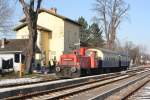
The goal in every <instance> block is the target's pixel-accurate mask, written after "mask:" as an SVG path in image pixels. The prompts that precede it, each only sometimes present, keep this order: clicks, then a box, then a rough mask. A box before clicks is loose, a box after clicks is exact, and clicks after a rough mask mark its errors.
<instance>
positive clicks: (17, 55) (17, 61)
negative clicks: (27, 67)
mask: <svg viewBox="0 0 150 100" xmlns="http://www.w3.org/2000/svg"><path fill="white" fill-rule="evenodd" d="M19 61H20V54H18V53H16V54H15V62H16V63H19Z"/></svg>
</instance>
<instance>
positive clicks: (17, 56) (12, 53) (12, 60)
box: [0, 39, 40, 72]
mask: <svg viewBox="0 0 150 100" xmlns="http://www.w3.org/2000/svg"><path fill="white" fill-rule="evenodd" d="M27 43H28V39H9V40H6V39H2V40H0V69H8V68H13V69H14V71H16V72H17V71H19V70H20V64H21V62H23V61H24V55H23V51H24V49H25V48H24V46H25V45H27ZM36 52H37V53H40V50H39V49H38V48H37V49H36Z"/></svg>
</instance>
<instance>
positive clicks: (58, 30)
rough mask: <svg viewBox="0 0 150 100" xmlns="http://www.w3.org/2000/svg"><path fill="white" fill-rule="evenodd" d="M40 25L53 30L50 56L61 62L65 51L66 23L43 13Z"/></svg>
mask: <svg viewBox="0 0 150 100" xmlns="http://www.w3.org/2000/svg"><path fill="white" fill-rule="evenodd" d="M38 25H40V26H43V27H46V28H48V29H50V30H52V34H51V35H50V37H51V38H50V39H49V56H50V58H52V59H54V57H56V59H57V60H59V57H60V55H61V54H62V53H63V51H64V21H63V20H62V19H61V18H58V17H56V16H53V15H50V14H48V13H46V12H42V13H40V15H39V19H38Z"/></svg>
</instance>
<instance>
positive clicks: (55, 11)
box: [49, 8, 57, 14]
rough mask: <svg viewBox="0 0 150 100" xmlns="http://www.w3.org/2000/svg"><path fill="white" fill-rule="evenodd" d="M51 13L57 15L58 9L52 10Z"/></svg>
mask: <svg viewBox="0 0 150 100" xmlns="http://www.w3.org/2000/svg"><path fill="white" fill-rule="evenodd" d="M49 11H50V12H51V13H53V14H57V8H50V10H49Z"/></svg>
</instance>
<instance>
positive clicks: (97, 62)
mask: <svg viewBox="0 0 150 100" xmlns="http://www.w3.org/2000/svg"><path fill="white" fill-rule="evenodd" d="M129 63H130V59H129V57H128V55H125V54H120V53H117V52H114V51H111V50H106V49H102V48H80V50H74V51H73V52H72V53H71V54H63V55H61V56H60V61H59V64H58V66H57V67H56V74H57V75H58V76H59V77H68V78H69V77H80V76H87V75H93V74H100V73H108V72H115V71H120V70H126V69H127V68H128V67H129Z"/></svg>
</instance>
